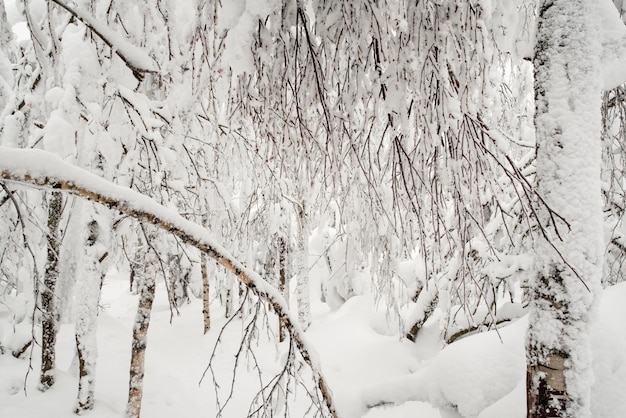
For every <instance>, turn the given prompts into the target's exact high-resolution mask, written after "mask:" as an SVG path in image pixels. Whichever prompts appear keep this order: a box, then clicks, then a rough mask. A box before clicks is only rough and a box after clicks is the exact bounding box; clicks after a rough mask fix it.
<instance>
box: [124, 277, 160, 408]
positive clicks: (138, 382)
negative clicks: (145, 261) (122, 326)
mask: <svg viewBox="0 0 626 418" xmlns="http://www.w3.org/2000/svg"><path fill="white" fill-rule="evenodd" d="M148 271H150V269H148ZM135 279H138V280H140V282H139V304H138V306H137V315H136V316H135V325H134V326H133V342H132V352H131V358H130V379H129V388H128V403H127V405H126V416H127V417H129V418H139V416H140V413H141V399H142V396H143V375H144V370H145V369H144V363H145V358H146V346H147V344H148V327H149V326H150V315H151V313H152V302H153V301H154V291H155V286H156V282H155V278H154V275H153V274H149V273H148V274H142V275H140V276H139V277H137V276H136V277H135Z"/></svg>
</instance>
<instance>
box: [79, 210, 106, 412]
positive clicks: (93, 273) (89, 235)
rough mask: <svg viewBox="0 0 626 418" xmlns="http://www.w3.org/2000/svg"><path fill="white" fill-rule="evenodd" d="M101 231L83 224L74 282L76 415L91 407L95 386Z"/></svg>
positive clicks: (103, 255)
mask: <svg viewBox="0 0 626 418" xmlns="http://www.w3.org/2000/svg"><path fill="white" fill-rule="evenodd" d="M102 235H103V232H102V228H101V227H100V224H99V222H98V221H96V220H95V219H93V218H92V217H90V218H89V221H88V222H87V223H86V224H85V240H84V243H85V249H84V255H83V257H84V258H83V262H82V265H83V269H82V271H81V272H79V273H78V274H79V275H80V277H79V279H78V280H77V282H76V315H77V318H76V329H75V336H76V351H77V354H78V366H79V378H78V398H77V401H76V408H75V412H76V413H77V414H80V413H81V412H83V411H86V410H89V409H92V408H93V404H94V392H95V383H96V359H97V356H98V348H97V344H96V330H97V321H98V303H99V302H100V291H101V289H102V280H103V278H104V273H103V267H102V263H103V262H104V260H105V259H106V257H107V256H108V252H107V251H106V246H104V245H102V244H101V240H102Z"/></svg>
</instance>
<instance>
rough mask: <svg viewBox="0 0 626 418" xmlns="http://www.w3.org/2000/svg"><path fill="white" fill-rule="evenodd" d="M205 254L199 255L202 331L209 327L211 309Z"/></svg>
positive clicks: (206, 330) (207, 330)
mask: <svg viewBox="0 0 626 418" xmlns="http://www.w3.org/2000/svg"><path fill="white" fill-rule="evenodd" d="M207 267H208V266H207V258H206V254H205V253H202V254H201V255H200V271H201V275H202V317H203V319H204V333H205V334H206V333H207V332H209V329H211V311H210V309H209V302H210V298H209V296H210V295H209V274H208V272H207Z"/></svg>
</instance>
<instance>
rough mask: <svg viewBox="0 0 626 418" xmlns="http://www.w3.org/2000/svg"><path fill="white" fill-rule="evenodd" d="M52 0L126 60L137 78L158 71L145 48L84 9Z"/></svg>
mask: <svg viewBox="0 0 626 418" xmlns="http://www.w3.org/2000/svg"><path fill="white" fill-rule="evenodd" d="M52 2H53V3H55V4H57V5H59V6H60V7H62V8H63V9H65V10H67V11H68V12H69V13H70V14H71V15H72V16H74V17H75V18H76V19H78V20H80V21H81V22H82V23H83V24H84V25H85V26H87V27H88V28H89V29H90V30H91V31H92V32H93V33H95V34H96V35H97V36H98V37H99V38H100V39H102V40H103V41H104V43H105V44H107V45H108V46H109V47H110V48H111V49H112V50H113V51H115V53H116V54H117V56H118V57H120V58H121V59H122V61H124V63H125V64H126V66H127V67H128V68H130V70H131V71H132V72H133V74H134V75H135V77H137V79H139V80H141V79H142V78H143V74H144V73H155V72H157V68H156V65H155V62H154V60H153V59H152V58H150V56H149V55H148V54H147V53H146V52H145V51H144V50H143V49H141V48H139V47H137V46H135V45H133V44H131V43H130V42H128V41H127V40H126V39H124V38H123V37H122V36H121V35H120V34H118V33H117V32H114V31H113V30H111V29H110V28H109V27H107V26H106V25H105V24H102V23H100V22H98V21H97V20H95V19H94V18H93V17H92V16H91V15H89V13H87V12H85V11H84V10H80V9H78V8H73V7H70V6H69V5H67V4H65V2H63V1H62V0H52Z"/></svg>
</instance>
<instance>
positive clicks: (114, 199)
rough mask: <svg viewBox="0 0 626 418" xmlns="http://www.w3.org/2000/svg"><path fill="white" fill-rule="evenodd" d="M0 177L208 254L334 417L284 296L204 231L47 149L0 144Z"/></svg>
mask: <svg viewBox="0 0 626 418" xmlns="http://www.w3.org/2000/svg"><path fill="white" fill-rule="evenodd" d="M53 1H56V0H53ZM0 179H3V180H6V181H10V182H17V183H23V184H30V185H33V186H38V187H42V188H46V189H53V190H62V191H67V192H71V193H73V194H75V195H78V196H81V197H83V198H86V199H88V200H91V201H93V202H97V203H100V204H102V205H104V206H107V207H109V208H111V209H116V210H119V211H121V212H123V213H125V214H127V215H129V216H132V217H134V218H136V219H139V220H143V221H146V222H149V223H151V224H153V225H155V226H157V227H159V228H161V229H162V230H165V231H167V232H170V233H172V234H174V235H176V236H177V237H178V238H179V239H181V240H182V241H184V242H186V243H187V244H190V245H193V246H195V247H196V248H198V249H199V250H200V251H203V252H204V253H206V254H208V255H209V256H211V257H212V258H214V259H215V260H216V261H217V262H218V263H219V264H221V265H222V266H224V267H225V268H226V269H227V270H228V271H230V272H231V273H232V274H234V275H235V277H237V279H238V280H239V281H240V282H242V283H243V284H244V285H246V286H247V287H248V288H249V289H250V290H251V291H252V292H254V293H255V294H256V295H257V296H259V297H260V298H261V299H263V300H265V301H266V302H267V303H268V304H270V305H271V306H272V307H273V308H274V310H275V312H276V314H277V315H278V316H279V318H280V319H281V321H282V323H283V324H284V326H285V328H286V329H287V330H288V332H289V334H290V336H291V338H292V340H293V343H294V344H295V346H296V347H297V349H298V351H299V352H300V354H301V355H302V358H303V359H304V361H305V362H306V363H307V364H308V365H309V366H310V367H311V369H312V372H313V376H314V379H315V381H316V383H317V387H318V388H319V390H320V393H321V395H322V397H323V399H324V403H325V404H326V407H327V408H328V411H329V413H330V416H331V417H333V418H337V417H338V414H337V412H336V410H335V406H334V403H333V399H332V394H331V392H330V389H329V388H328V386H327V384H326V381H325V380H324V377H323V376H322V374H321V368H320V365H319V364H318V361H317V358H316V357H314V356H313V355H314V350H313V349H312V347H311V346H310V345H309V343H308V342H307V340H306V339H305V336H304V331H303V330H302V328H301V327H300V325H299V324H298V322H297V320H296V319H295V318H293V317H292V315H291V314H290V313H289V309H288V307H287V302H286V301H285V299H284V297H283V296H282V295H281V294H280V293H279V292H278V290H277V289H276V288H274V287H273V286H272V285H270V284H269V283H268V282H267V281H265V280H264V279H263V278H261V276H259V275H258V274H257V273H255V272H254V271H252V270H249V269H248V268H246V267H244V266H243V264H241V263H240V262H239V261H237V260H236V259H235V258H234V257H233V256H232V255H231V254H230V253H229V252H228V251H227V250H226V249H224V248H222V247H221V246H220V245H219V244H217V243H216V242H214V240H213V238H212V237H211V235H210V233H209V231H208V230H206V229H205V228H203V227H202V226H200V225H198V224H196V223H194V222H191V221H189V220H187V219H185V218H183V217H182V216H181V215H180V214H178V213H177V212H175V211H173V210H171V209H168V208H166V207H164V206H162V205H160V204H158V203H157V202H155V201H154V200H152V199H151V198H149V197H148V196H146V195H143V194H141V193H139V192H137V191H134V190H132V189H129V188H126V187H122V186H118V185H116V184H113V183H111V182H108V181H106V180H104V179H102V178H101V177H98V176H96V175H94V174H91V173H89V172H88V171H85V170H83V169H81V168H79V167H76V166H73V165H71V164H68V163H66V162H65V161H63V160H62V159H60V158H59V157H57V156H55V155H54V154H52V153H50V152H47V151H42V150H35V149H16V148H7V147H0Z"/></svg>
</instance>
